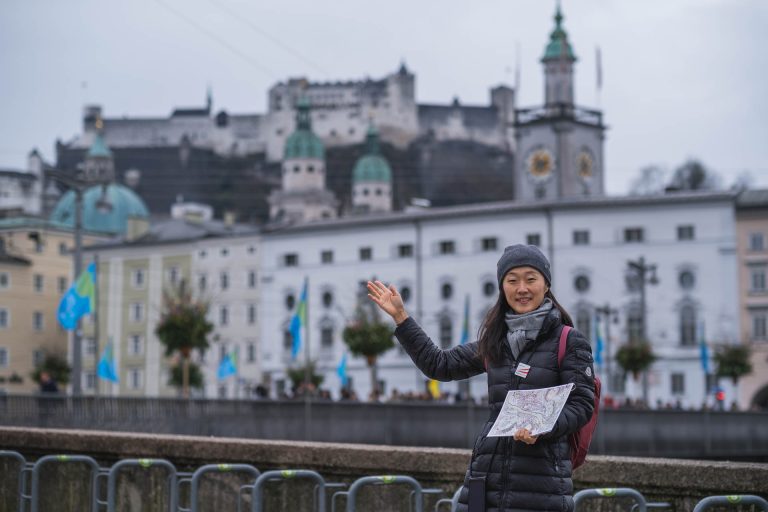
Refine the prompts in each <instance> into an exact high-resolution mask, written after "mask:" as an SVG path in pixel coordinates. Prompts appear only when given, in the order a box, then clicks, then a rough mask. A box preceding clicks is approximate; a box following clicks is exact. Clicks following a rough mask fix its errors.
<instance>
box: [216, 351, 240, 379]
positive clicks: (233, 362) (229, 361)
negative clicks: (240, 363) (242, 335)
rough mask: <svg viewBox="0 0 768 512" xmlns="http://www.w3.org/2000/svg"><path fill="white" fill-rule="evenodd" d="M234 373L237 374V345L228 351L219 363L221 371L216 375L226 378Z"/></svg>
mask: <svg viewBox="0 0 768 512" xmlns="http://www.w3.org/2000/svg"><path fill="white" fill-rule="evenodd" d="M232 375H237V347H235V350H234V351H232V352H229V353H227V355H226V356H224V359H222V360H221V364H219V371H218V372H217V374H216V376H217V377H218V378H219V380H224V379H226V378H227V377H230V376H232Z"/></svg>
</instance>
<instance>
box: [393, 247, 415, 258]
mask: <svg viewBox="0 0 768 512" xmlns="http://www.w3.org/2000/svg"><path fill="white" fill-rule="evenodd" d="M397 255H398V256H399V257H401V258H412V257H413V244H400V245H398V246H397Z"/></svg>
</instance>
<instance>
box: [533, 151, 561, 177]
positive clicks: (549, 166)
mask: <svg viewBox="0 0 768 512" xmlns="http://www.w3.org/2000/svg"><path fill="white" fill-rule="evenodd" d="M527 163H528V172H529V173H530V175H531V176H532V177H534V178H536V179H539V180H542V179H545V178H547V177H549V175H550V174H552V171H553V170H554V169H555V157H554V155H552V153H551V152H550V151H549V150H548V149H544V148H539V149H536V150H534V151H533V152H531V153H530V155H529V156H528V162H527Z"/></svg>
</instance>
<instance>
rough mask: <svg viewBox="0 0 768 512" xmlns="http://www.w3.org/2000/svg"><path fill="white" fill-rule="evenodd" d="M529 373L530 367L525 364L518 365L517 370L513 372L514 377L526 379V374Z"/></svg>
mask: <svg viewBox="0 0 768 512" xmlns="http://www.w3.org/2000/svg"><path fill="white" fill-rule="evenodd" d="M529 371H531V366H530V365H527V364H525V363H518V365H517V369H516V370H515V375H517V376H518V377H522V378H526V377H527V376H528V372H529Z"/></svg>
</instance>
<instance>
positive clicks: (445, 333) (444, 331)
mask: <svg viewBox="0 0 768 512" xmlns="http://www.w3.org/2000/svg"><path fill="white" fill-rule="evenodd" d="M451 345H453V322H452V321H451V317H450V316H448V315H444V316H442V317H440V347H442V348H444V349H445V348H450V347H451Z"/></svg>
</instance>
